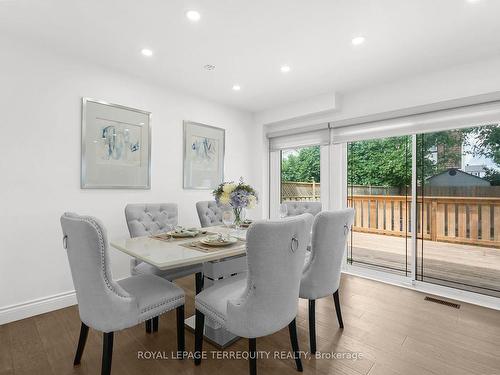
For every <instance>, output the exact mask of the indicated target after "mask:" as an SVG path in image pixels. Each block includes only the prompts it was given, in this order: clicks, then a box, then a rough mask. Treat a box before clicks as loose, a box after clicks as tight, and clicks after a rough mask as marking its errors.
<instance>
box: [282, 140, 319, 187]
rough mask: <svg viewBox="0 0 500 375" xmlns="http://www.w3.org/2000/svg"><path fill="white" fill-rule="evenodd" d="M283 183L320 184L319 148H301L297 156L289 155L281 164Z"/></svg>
mask: <svg viewBox="0 0 500 375" xmlns="http://www.w3.org/2000/svg"><path fill="white" fill-rule="evenodd" d="M281 179H282V180H283V181H301V182H311V181H313V180H314V182H320V149H319V146H312V147H304V148H301V149H300V150H299V151H298V153H297V154H291V155H288V157H287V158H286V159H283V161H282V163H281Z"/></svg>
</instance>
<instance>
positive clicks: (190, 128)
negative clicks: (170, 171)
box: [183, 121, 226, 190]
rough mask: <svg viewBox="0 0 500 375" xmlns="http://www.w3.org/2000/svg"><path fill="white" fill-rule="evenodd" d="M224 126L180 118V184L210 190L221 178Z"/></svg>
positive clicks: (187, 187)
mask: <svg viewBox="0 0 500 375" xmlns="http://www.w3.org/2000/svg"><path fill="white" fill-rule="evenodd" d="M225 137H226V130H225V129H222V128H217V127H215V126H211V125H205V124H200V123H197V122H192V121H184V122H183V141H184V146H183V149H184V152H183V188H184V189H192V190H213V189H215V188H216V187H217V186H218V185H219V184H220V183H222V182H223V181H224V154H225Z"/></svg>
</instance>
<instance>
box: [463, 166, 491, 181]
mask: <svg viewBox="0 0 500 375" xmlns="http://www.w3.org/2000/svg"><path fill="white" fill-rule="evenodd" d="M464 170H465V172H467V173H469V174H471V175H473V176H476V177H481V178H483V177H484V176H485V175H486V165H484V164H481V165H470V164H467V165H466V166H465V168H464Z"/></svg>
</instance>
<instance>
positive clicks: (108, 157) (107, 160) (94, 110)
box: [81, 98, 151, 189]
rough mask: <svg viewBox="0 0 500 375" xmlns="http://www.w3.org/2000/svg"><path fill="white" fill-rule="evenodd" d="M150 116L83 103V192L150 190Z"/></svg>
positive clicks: (138, 112) (95, 103)
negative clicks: (92, 189) (91, 190)
mask: <svg viewBox="0 0 500 375" xmlns="http://www.w3.org/2000/svg"><path fill="white" fill-rule="evenodd" d="M150 115H151V114H150V113H149V112H145V111H140V110H136V109H133V108H127V107H123V106H119V105H115V104H107V103H104V102H99V101H94V100H92V99H87V98H84V99H83V105H82V181H81V184H82V188H124V189H149V188H150V152H151V150H150V148H151V139H150Z"/></svg>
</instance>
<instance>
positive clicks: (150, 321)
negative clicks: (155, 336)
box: [146, 319, 153, 333]
mask: <svg viewBox="0 0 500 375" xmlns="http://www.w3.org/2000/svg"><path fill="white" fill-rule="evenodd" d="M152 326H153V319H148V320H146V333H151V332H152Z"/></svg>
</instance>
